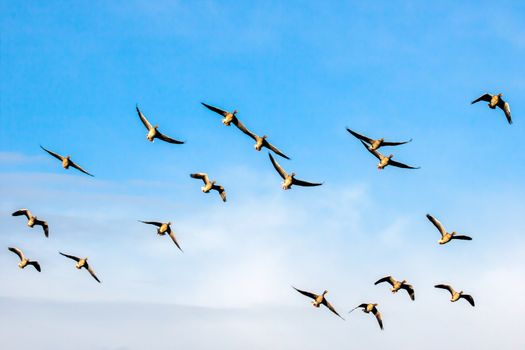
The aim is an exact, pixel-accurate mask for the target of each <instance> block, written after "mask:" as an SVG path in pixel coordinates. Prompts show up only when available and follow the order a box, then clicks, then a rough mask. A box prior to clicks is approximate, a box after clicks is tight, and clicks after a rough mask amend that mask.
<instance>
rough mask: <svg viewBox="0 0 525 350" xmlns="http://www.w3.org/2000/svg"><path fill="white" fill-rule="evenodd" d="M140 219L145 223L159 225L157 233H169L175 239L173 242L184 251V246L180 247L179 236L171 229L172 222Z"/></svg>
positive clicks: (162, 234)
mask: <svg viewBox="0 0 525 350" xmlns="http://www.w3.org/2000/svg"><path fill="white" fill-rule="evenodd" d="M139 221H140V222H142V223H144V224H148V225H154V226H157V234H158V235H159V236H164V235H166V234H168V236H170V238H171V240H172V241H173V243H175V245H176V246H177V248H179V249H180V251H182V248H181V247H180V245H179V243H178V242H177V238H176V237H175V232H173V230H172V229H171V222H157V221H142V220H139Z"/></svg>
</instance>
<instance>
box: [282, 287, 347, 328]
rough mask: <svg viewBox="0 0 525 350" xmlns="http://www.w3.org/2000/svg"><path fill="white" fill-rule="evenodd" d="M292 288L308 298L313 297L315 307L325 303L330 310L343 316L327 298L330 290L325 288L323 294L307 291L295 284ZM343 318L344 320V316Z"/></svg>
mask: <svg viewBox="0 0 525 350" xmlns="http://www.w3.org/2000/svg"><path fill="white" fill-rule="evenodd" d="M292 288H293V289H295V290H296V291H298V292H299V293H301V294H302V295H304V296H307V297H308V298H310V299H312V305H313V306H314V307H316V308H319V307H320V306H321V305H324V306H325V307H326V308H328V310H330V311H332V312H333V313H334V314H336V315H337V316H339V317H341V315H339V313H338V312H337V311H336V310H335V308H334V307H333V306H332V304H330V303H329V302H328V300H326V297H325V295H326V294H327V293H328V291H326V290H325V291H324V292H323V293H322V294H315V293H311V292H306V291H304V290H300V289H297V288H295V287H293V286H292ZM341 318H342V319H343V320H344V318H343V317H341Z"/></svg>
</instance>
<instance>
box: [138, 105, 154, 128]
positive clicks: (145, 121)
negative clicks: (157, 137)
mask: <svg viewBox="0 0 525 350" xmlns="http://www.w3.org/2000/svg"><path fill="white" fill-rule="evenodd" d="M135 108H136V109H137V113H138V114H139V118H140V120H141V121H142V124H144V126H145V127H146V129H148V130H150V129H153V126H152V125H151V124H150V122H149V121H148V120H147V119H146V117H145V116H144V114H142V112H141V111H140V109H139V106H138V105H137V106H135Z"/></svg>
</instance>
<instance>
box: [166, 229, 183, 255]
mask: <svg viewBox="0 0 525 350" xmlns="http://www.w3.org/2000/svg"><path fill="white" fill-rule="evenodd" d="M168 234H169V235H170V238H171V240H172V241H173V243H175V245H176V246H177V248H179V250H180V251H181V252H182V251H183V250H182V248H181V247H180V245H179V242H177V238H176V237H175V233H174V232H173V231H172V230H170V232H169V233H168Z"/></svg>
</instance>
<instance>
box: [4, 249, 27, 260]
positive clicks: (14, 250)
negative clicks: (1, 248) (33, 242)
mask: <svg viewBox="0 0 525 350" xmlns="http://www.w3.org/2000/svg"><path fill="white" fill-rule="evenodd" d="M7 249H9V250H10V251H12V252H13V253H15V254H16V255H18V258H20V260H24V259H25V257H24V253H22V251H21V250H20V249H18V248H14V247H9V248H7Z"/></svg>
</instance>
